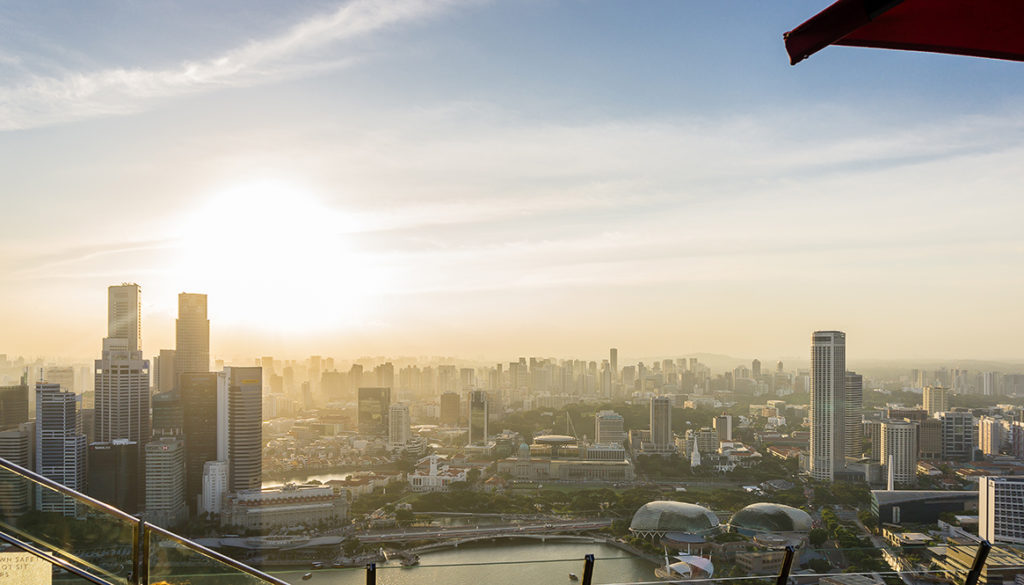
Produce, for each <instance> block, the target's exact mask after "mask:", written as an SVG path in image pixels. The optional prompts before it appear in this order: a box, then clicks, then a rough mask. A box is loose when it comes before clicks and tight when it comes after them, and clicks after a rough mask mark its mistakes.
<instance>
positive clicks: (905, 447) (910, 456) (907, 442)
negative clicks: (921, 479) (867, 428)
mask: <svg viewBox="0 0 1024 585" xmlns="http://www.w3.org/2000/svg"><path fill="white" fill-rule="evenodd" d="M881 438H882V448H881V452H882V465H883V466H885V468H886V473H890V472H891V473H892V476H893V481H895V483H897V484H899V485H904V486H911V485H914V484H915V483H916V482H917V423H913V422H908V421H896V420H885V421H882V437H881ZM890 465H891V466H892V467H891V469H890V468H889V466H890Z"/></svg>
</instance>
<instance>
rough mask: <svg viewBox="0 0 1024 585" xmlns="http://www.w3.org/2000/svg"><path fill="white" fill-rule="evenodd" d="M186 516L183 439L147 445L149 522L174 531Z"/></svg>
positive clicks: (178, 438) (153, 441)
mask: <svg viewBox="0 0 1024 585" xmlns="http://www.w3.org/2000/svg"><path fill="white" fill-rule="evenodd" d="M200 479H201V478H200ZM186 515H187V508H186V507H185V445H184V443H183V442H182V440H181V438H180V437H157V438H155V439H154V440H152V441H150V442H149V443H148V444H147V445H146V520H147V521H149V522H152V523H153V524H157V525H159V526H162V527H165V528H172V527H174V526H176V525H177V524H179V523H181V522H182V521H184V520H185V518H186Z"/></svg>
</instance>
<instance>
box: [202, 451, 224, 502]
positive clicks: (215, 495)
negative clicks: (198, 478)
mask: <svg viewBox="0 0 1024 585" xmlns="http://www.w3.org/2000/svg"><path fill="white" fill-rule="evenodd" d="M227 492H228V462H227V461H207V462H206V463H204V464H203V494H202V498H203V499H202V505H201V506H200V507H199V511H200V512H201V513H208V514H220V513H221V511H222V509H223V504H224V495H225V494H226V493H227Z"/></svg>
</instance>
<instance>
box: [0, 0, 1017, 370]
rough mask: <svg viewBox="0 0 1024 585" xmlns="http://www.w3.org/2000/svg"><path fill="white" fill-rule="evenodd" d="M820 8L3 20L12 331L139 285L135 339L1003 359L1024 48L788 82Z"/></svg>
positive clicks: (822, 66)
mask: <svg viewBox="0 0 1024 585" xmlns="http://www.w3.org/2000/svg"><path fill="white" fill-rule="evenodd" d="M819 8H820V3H819V2H787V3H785V4H784V5H781V6H767V5H765V6H762V5H758V4H753V3H750V4H748V5H746V6H744V7H743V8H742V10H741V9H740V8H738V7H736V6H727V5H718V4H710V5H708V4H704V5H695V4H692V3H679V2H644V3H642V4H635V3H630V4H629V5H625V4H616V3H605V2H593V3H578V2H517V3H502V2H476V1H474V2H418V1H409V0H398V1H385V2H370V1H365V0H357V1H354V2H347V3H329V2H296V3H289V4H288V5H286V6H285V5H278V4H276V3H264V4H253V3H226V4H218V5H217V6H216V7H209V6H206V5H199V4H196V5H193V6H190V5H188V4H175V5H160V6H146V7H139V8H137V9H134V10H131V11H126V10H124V9H123V7H119V6H117V5H114V4H99V5H90V6H88V7H67V6H54V7H39V6H37V5H35V4H33V5H32V6H30V7H22V8H19V7H17V6H12V7H8V8H5V9H3V10H2V11H0V24H2V26H3V29H4V30H5V34H4V35H2V38H0V175H2V176H3V177H4V187H3V203H4V209H5V212H6V213H5V217H6V218H7V220H8V221H7V222H5V230H4V232H3V233H2V234H0V274H2V276H0V278H3V286H2V287H0V322H2V323H3V327H2V330H0V346H2V347H3V348H5V350H7V351H8V352H9V353H12V354H13V353H14V352H17V353H22V354H25V355H26V356H32V355H40V356H67V357H70V358H75V359H79V358H89V357H90V356H93V355H94V354H95V353H96V351H97V341H96V340H97V339H99V338H100V337H101V336H102V332H103V330H104V321H103V307H104V306H105V298H104V295H105V291H106V287H107V286H108V285H110V284H114V283H119V282H138V283H140V284H141V285H142V288H143V295H142V300H143V315H142V317H143V322H144V323H145V328H146V336H145V338H144V339H143V346H144V348H145V351H146V352H147V353H151V352H154V351H156V350H158V349H159V348H162V347H170V346H171V345H172V343H173V335H174V331H173V319H174V314H175V308H176V307H175V302H176V301H175V299H176V295H177V293H178V292H181V291H188V292H198V293H205V294H208V295H209V311H210V318H211V320H212V321H213V323H214V324H215V335H214V337H213V339H212V341H211V343H212V346H213V352H214V353H215V354H216V355H220V356H234V355H259V354H273V355H282V356H285V355H287V356H292V357H302V356H308V355H310V354H313V353H316V354H323V355H337V356H343V355H347V356H351V357H356V356H359V355H458V356H465V357H467V358H478V357H479V358H485V359H493V360H502V359H509V358H510V357H514V356H518V355H560V356H587V357H597V356H600V355H603V353H604V352H605V351H606V349H607V347H610V346H617V347H620V348H622V351H623V353H624V355H630V356H636V357H640V356H661V355H683V354H689V353H695V352H711V353H722V354H729V355H734V356H737V357H744V358H746V357H753V356H762V357H767V358H769V359H770V358H773V357H782V356H793V355H796V356H806V355H807V350H806V340H807V332H808V331H812V330H815V329H822V328H835V329H840V330H844V331H846V332H848V334H849V335H850V338H851V340H855V341H852V342H851V343H850V347H849V354H850V356H851V359H853V358H936V359H938V358H943V359H966V358H977V359H1004V360H1006V359H1016V358H1017V357H1018V356H1020V355H1021V349H1022V347H1021V341H1020V336H1019V335H1017V334H1016V332H1017V331H1018V330H1019V329H1020V327H1021V326H1022V325H1024V313H1022V308H1021V306H1020V303H1019V299H1018V297H1019V293H1018V291H1019V290H1020V289H1021V285H1022V284H1024V282H1022V278H1024V277H1022V276H1021V272H1020V271H1018V270H1012V269H1011V268H1010V267H1012V266H1015V265H1017V264H1018V263H1019V262H1020V260H1021V252H1022V250H1024V246H1022V244H1024V242H1022V239H1021V236H1020V230H1019V229H1018V225H1017V224H1018V223H1019V217H1020V216H1021V212H1022V211H1024V209H1022V207H1024V203H1022V202H1021V199H1020V197H1017V196H1016V195H1017V193H1016V191H1017V190H1018V186H1019V185H1020V184H1021V179H1022V177H1021V173H1022V170H1021V167H1020V165H1019V164H1017V162H1018V161H1019V160H1021V154H1022V152H1021V140H1020V138H1021V136H1022V126H1024V120H1022V118H1021V116H1020V114H1019V112H1020V97H1019V96H1020V92H1021V89H1022V83H1024V82H1022V81H1021V80H1020V77H1019V75H1016V74H1015V73H1016V72H1017V69H1016V67H1018V66H1017V65H1015V64H1011V63H1004V62H998V61H989V60H977V59H975V60H968V59H964V58H954V57H948V56H936V55H927V54H914V53H898V54H884V55H883V54H880V53H879V52H872V51H866V50H862V49H839V50H835V51H830V52H828V53H827V54H823V55H821V56H817V57H816V58H814V59H811V60H809V61H808V62H807V63H804V64H801V66H800V67H799V68H796V69H794V68H790V66H789V65H788V64H787V61H786V58H785V53H784V50H783V47H782V43H781V40H780V31H783V30H788V27H791V26H792V25H793V23H795V22H799V21H801V20H802V19H803V18H805V17H806V16H807V15H808V14H811V13H813V12H814V11H816V10H817V9H819ZM184 38H187V39H188V42H182V39H184Z"/></svg>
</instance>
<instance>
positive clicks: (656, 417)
mask: <svg viewBox="0 0 1024 585" xmlns="http://www.w3.org/2000/svg"><path fill="white" fill-rule="evenodd" d="M651 443H653V444H654V449H655V450H656V451H670V450H672V448H673V441H672V401H671V400H670V399H669V397H668V396H652V397H651Z"/></svg>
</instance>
